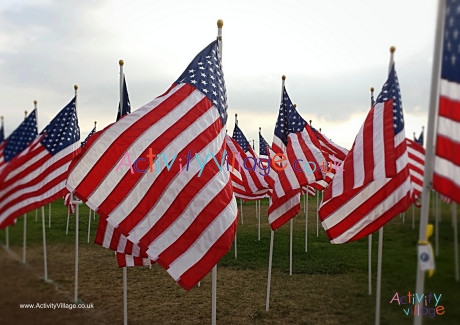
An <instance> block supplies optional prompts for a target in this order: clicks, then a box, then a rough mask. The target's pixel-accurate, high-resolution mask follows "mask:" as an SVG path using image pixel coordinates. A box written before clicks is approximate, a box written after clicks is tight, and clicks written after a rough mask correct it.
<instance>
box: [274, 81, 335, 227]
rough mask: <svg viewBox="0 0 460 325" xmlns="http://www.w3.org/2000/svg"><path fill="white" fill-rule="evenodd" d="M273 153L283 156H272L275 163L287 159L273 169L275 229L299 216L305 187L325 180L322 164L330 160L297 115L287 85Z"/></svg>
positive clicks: (279, 114) (279, 115)
mask: <svg viewBox="0 0 460 325" xmlns="http://www.w3.org/2000/svg"><path fill="white" fill-rule="evenodd" d="M272 150H273V152H274V154H275V155H280V156H278V157H279V158H275V157H271V159H272V161H273V159H274V158H275V161H279V160H280V158H281V159H284V158H283V157H285V158H287V160H286V161H284V162H281V163H279V164H278V166H276V167H275V166H274V168H275V171H276V179H275V182H274V185H273V194H272V196H271V200H270V205H269V208H268V221H269V223H270V226H271V228H272V229H273V230H276V229H278V228H279V227H280V226H282V225H283V224H284V223H286V222H287V221H289V220H290V219H291V218H293V217H295V216H296V215H297V214H298V213H299V211H300V193H301V190H302V187H303V186H306V185H309V184H314V183H316V182H317V181H320V180H322V179H323V172H322V170H321V164H323V163H324V162H326V161H327V158H326V157H325V156H324V154H323V153H322V151H321V149H320V144H319V142H318V139H317V138H316V136H315V135H314V133H313V131H312V130H311V128H310V126H309V125H308V124H307V122H305V120H304V119H303V118H302V117H301V116H300V115H299V113H298V112H297V110H296V108H295V107H294V105H293V104H292V102H291V99H290V98H289V95H288V93H287V91H286V87H284V86H283V97H282V99H281V105H280V110H279V113H278V119H277V122H276V126H275V135H274V137H273V145H272ZM281 155H283V156H281Z"/></svg>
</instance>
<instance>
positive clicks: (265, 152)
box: [259, 132, 271, 157]
mask: <svg viewBox="0 0 460 325" xmlns="http://www.w3.org/2000/svg"><path fill="white" fill-rule="evenodd" d="M270 149H271V148H270V145H269V144H268V142H267V141H265V139H264V137H263V136H262V134H261V133H260V132H259V156H260V157H268V156H269V155H270V154H269V151H270Z"/></svg>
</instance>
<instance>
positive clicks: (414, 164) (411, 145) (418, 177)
mask: <svg viewBox="0 0 460 325" xmlns="http://www.w3.org/2000/svg"><path fill="white" fill-rule="evenodd" d="M406 146H407V155H408V159H409V161H408V163H409V173H410V180H411V183H412V188H413V192H412V199H413V201H414V202H415V201H417V200H418V199H419V198H420V195H421V193H422V189H423V173H424V169H425V167H424V165H425V149H424V148H423V147H422V145H420V144H419V143H417V142H416V141H412V140H410V139H406Z"/></svg>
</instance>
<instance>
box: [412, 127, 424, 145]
mask: <svg viewBox="0 0 460 325" xmlns="http://www.w3.org/2000/svg"><path fill="white" fill-rule="evenodd" d="M414 141H415V142H417V143H418V144H419V145H421V146H422V147H423V128H422V132H420V135H419V136H418V138H417V137H416V136H415V132H414Z"/></svg>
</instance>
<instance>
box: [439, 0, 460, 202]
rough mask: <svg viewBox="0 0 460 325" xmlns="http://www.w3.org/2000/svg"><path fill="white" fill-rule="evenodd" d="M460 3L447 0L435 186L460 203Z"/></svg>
mask: <svg viewBox="0 0 460 325" xmlns="http://www.w3.org/2000/svg"><path fill="white" fill-rule="evenodd" d="M459 8H460V5H459V4H458V3H457V2H455V1H452V0H447V1H446V16H445V26H444V40H443V48H442V63H441V80H440V86H439V111H438V118H437V132H436V149H435V158H434V169H433V188H434V189H435V190H436V191H438V192H439V193H440V194H443V195H446V196H448V197H450V198H451V199H453V200H454V201H455V202H457V203H460V155H459V154H458V153H459V152H460V66H459V64H460V61H459V60H458V58H459V55H458V48H459V47H460V40H459V38H458V37H457V32H458V30H459V29H460V10H459Z"/></svg>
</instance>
